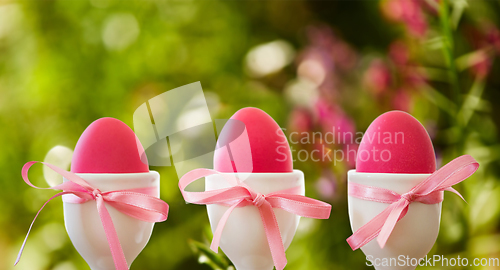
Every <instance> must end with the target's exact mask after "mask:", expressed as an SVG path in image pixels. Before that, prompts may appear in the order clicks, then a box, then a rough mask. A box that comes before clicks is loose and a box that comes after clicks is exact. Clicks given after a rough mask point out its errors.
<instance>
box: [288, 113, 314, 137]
mask: <svg viewBox="0 0 500 270" xmlns="http://www.w3.org/2000/svg"><path fill="white" fill-rule="evenodd" d="M288 127H289V129H290V130H291V131H295V132H298V133H299V134H301V133H307V132H309V131H310V130H311V129H312V119H311V115H310V114H309V112H308V111H307V110H305V109H302V108H295V109H294V110H293V111H292V112H291V114H290V115H289V117H288Z"/></svg>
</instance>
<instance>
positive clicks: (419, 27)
mask: <svg viewBox="0 0 500 270" xmlns="http://www.w3.org/2000/svg"><path fill="white" fill-rule="evenodd" d="M422 2H425V1H420V0H387V1H384V2H382V11H383V13H384V14H385V16H386V17H387V18H389V19H391V20H394V21H397V22H402V23H404V24H405V26H406V28H407V29H408V31H409V32H410V34H412V35H414V36H417V37H423V36H424V35H425V33H426V32H427V29H428V28H429V27H428V25H427V21H426V18H425V14H424V10H423V9H424V8H426V6H425V3H422Z"/></svg>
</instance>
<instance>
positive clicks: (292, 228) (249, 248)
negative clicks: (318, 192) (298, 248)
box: [205, 170, 305, 270]
mask: <svg viewBox="0 0 500 270" xmlns="http://www.w3.org/2000/svg"><path fill="white" fill-rule="evenodd" d="M228 174H231V175H233V176H236V177H238V178H239V179H240V180H242V181H243V182H244V183H245V184H247V185H248V186H249V187H250V188H251V189H252V190H253V191H255V192H259V193H261V194H263V195H266V194H269V193H271V192H276V191H280V190H285V189H290V188H294V187H300V189H299V191H298V192H297V195H305V186H304V174H303V173H302V172H301V171H299V170H294V171H293V172H291V173H228ZM231 186H232V185H231V184H230V183H229V182H228V181H227V180H226V179H225V178H224V176H223V175H220V174H219V175H217V174H216V175H210V176H208V177H206V178H205V190H206V191H209V190H215V189H222V188H228V187H231ZM227 209H229V207H227V206H223V205H217V204H210V205H207V212H208V218H209V220H210V225H211V227H212V231H215V229H216V228H217V225H218V224H219V221H220V219H221V217H222V215H223V214H224V212H226V210H227ZM273 210H274V213H275V215H276V220H277V221H278V226H279V229H280V233H281V239H282V240H283V246H284V247H285V250H286V249H287V248H288V247H289V246H290V243H291V242H292V239H293V236H294V235H295V232H296V230H297V226H298V225H299V221H300V216H298V215H295V214H292V213H289V212H287V211H285V210H282V209H273ZM220 247H221V249H222V250H223V251H224V253H225V254H226V255H227V257H228V258H229V259H230V260H231V261H232V262H233V264H234V266H235V267H236V269H237V270H272V269H273V267H274V262H273V258H272V256H271V251H270V249H269V243H268V241H267V238H266V233H265V231H264V225H263V223H262V219H261V217H260V214H259V210H258V209H257V207H255V206H253V205H249V206H244V207H237V208H235V209H234V210H233V212H232V213H231V215H230V216H229V218H228V220H227V223H226V225H225V226H224V230H223V232H222V237H221V240H220Z"/></svg>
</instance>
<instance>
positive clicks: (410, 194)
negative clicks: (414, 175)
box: [401, 191, 417, 203]
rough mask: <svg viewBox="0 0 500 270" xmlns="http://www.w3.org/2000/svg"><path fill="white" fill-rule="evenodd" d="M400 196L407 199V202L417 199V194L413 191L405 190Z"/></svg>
mask: <svg viewBox="0 0 500 270" xmlns="http://www.w3.org/2000/svg"><path fill="white" fill-rule="evenodd" d="M401 198H403V199H405V200H407V201H408V203H412V202H414V201H415V200H416V199H417V196H416V195H415V193H413V192H411V191H410V192H407V193H405V194H403V195H401Z"/></svg>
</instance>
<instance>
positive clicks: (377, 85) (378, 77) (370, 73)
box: [363, 59, 392, 95]
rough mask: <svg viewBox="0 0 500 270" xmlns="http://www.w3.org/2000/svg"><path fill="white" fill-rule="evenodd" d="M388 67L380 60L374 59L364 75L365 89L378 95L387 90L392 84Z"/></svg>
mask: <svg viewBox="0 0 500 270" xmlns="http://www.w3.org/2000/svg"><path fill="white" fill-rule="evenodd" d="M391 77H392V76H391V71H390V69H389V66H388V65H387V64H386V63H385V62H384V61H383V60H382V59H375V60H373V61H372V62H371V63H370V66H369V67H368V69H367V70H366V72H365V74H364V78H363V81H364V84H365V87H367V88H368V89H370V90H371V91H372V92H373V93H374V94H376V95H378V94H380V93H383V92H385V91H387V90H389V88H390V86H391V82H392V78H391Z"/></svg>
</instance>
